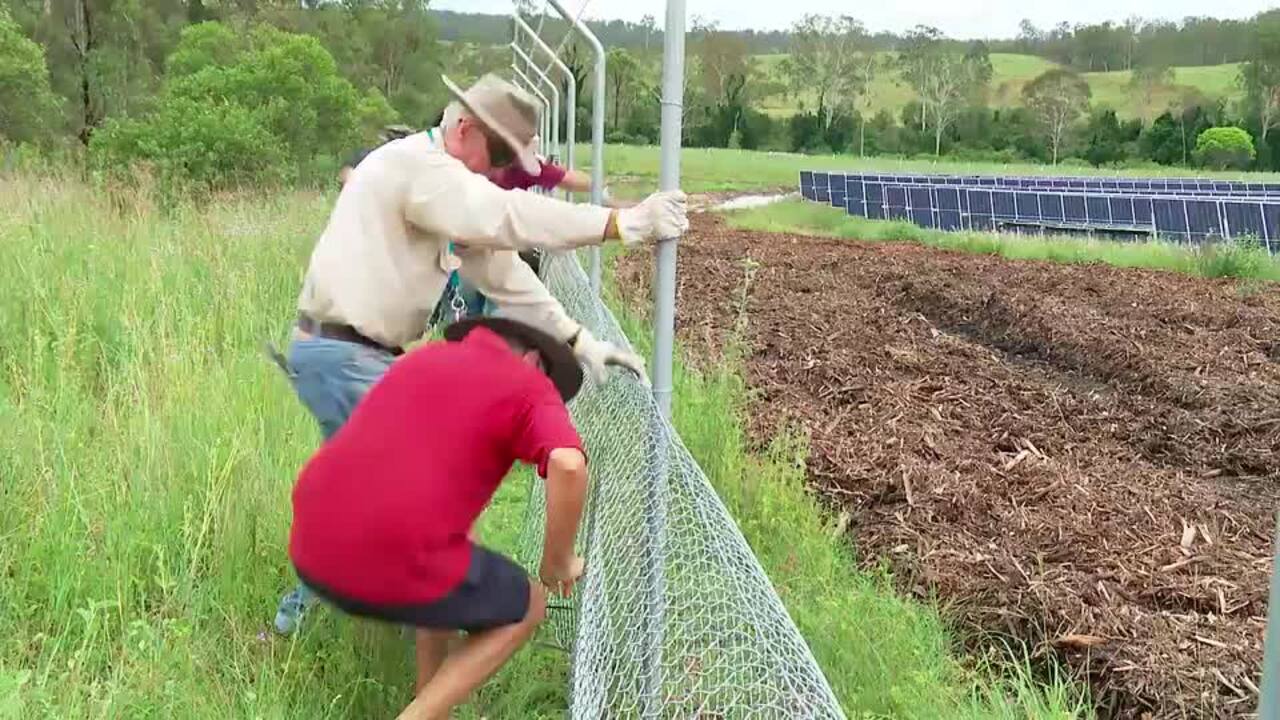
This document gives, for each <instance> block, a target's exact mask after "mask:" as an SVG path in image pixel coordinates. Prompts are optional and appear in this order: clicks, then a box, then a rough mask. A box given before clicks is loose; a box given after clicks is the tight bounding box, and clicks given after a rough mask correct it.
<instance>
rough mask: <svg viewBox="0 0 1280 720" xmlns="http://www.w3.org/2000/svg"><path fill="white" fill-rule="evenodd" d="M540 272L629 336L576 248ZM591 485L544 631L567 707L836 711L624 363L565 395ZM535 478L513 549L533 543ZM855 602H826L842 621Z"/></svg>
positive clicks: (712, 495)
mask: <svg viewBox="0 0 1280 720" xmlns="http://www.w3.org/2000/svg"><path fill="white" fill-rule="evenodd" d="M543 263H544V268H545V269H544V271H543V274H544V279H545V282H546V284H547V287H548V288H550V290H551V291H552V293H554V294H555V296H556V297H557V298H558V299H559V300H560V302H561V303H562V304H563V305H564V307H565V309H566V310H567V311H568V313H569V315H570V316H572V317H574V318H576V319H578V320H579V321H581V322H583V323H584V324H586V325H587V326H588V327H589V328H590V329H591V331H592V332H593V333H594V334H595V335H596V337H598V338H600V339H602V340H608V341H610V342H613V343H615V344H617V345H619V346H621V347H626V348H630V347H631V345H630V343H629V342H628V340H627V338H626V336H625V335H624V334H623V333H622V330H621V328H620V327H619V325H618V323H617V321H616V320H615V319H614V317H613V315H612V314H611V313H610V312H609V310H608V308H606V307H605V306H604V305H603V303H601V302H600V300H599V299H598V298H596V297H595V296H594V295H593V294H592V292H591V290H590V287H589V284H588V280H587V276H586V273H585V272H584V271H583V269H582V266H581V265H579V263H578V261H577V259H576V258H575V257H574V256H573V255H572V254H564V255H556V256H547V257H546V258H544V261H543ZM570 409H571V412H572V414H573V419H574V421H575V423H576V424H577V427H578V430H579V432H580V433H581V435H582V438H583V442H584V443H585V445H586V451H587V456H588V458H589V459H590V460H589V462H590V467H591V494H590V498H589V501H588V505H587V510H586V517H585V518H584V522H583V527H582V531H581V532H580V533H579V539H578V543H579V552H580V553H581V554H582V555H583V557H584V558H585V559H586V563H587V573H586V576H585V578H583V580H582V582H581V583H580V585H579V587H578V589H577V590H576V591H575V594H574V597H573V598H572V600H571V601H570V602H569V603H567V604H566V605H565V606H562V607H553V609H552V610H551V612H550V613H549V616H548V623H547V625H546V626H545V627H544V629H543V630H542V638H541V639H542V641H543V642H552V643H555V644H558V645H560V646H561V647H564V648H566V649H571V651H572V671H571V681H570V682H571V688H570V709H571V712H570V716H571V717H572V718H575V719H581V720H588V719H589V720H612V719H614V718H618V719H622V718H645V719H648V718H682V719H684V718H701V719H709V718H715V719H718V720H719V719H724V720H731V719H736V718H814V719H826V718H832V719H836V718H840V719H842V718H844V714H843V713H842V711H841V709H840V705H839V703H838V702H837V701H836V699H835V696H834V695H833V694H832V692H831V688H830V686H829V685H828V684H827V681H826V678H824V677H823V675H822V672H821V670H819V668H818V665H817V663H816V662H815V660H814V658H813V654H812V653H811V652H810V650H809V648H808V646H807V645H806V644H805V642H804V640H803V639H802V638H801V636H800V632H799V631H798V630H797V629H796V627H795V625H794V623H792V621H791V618H790V616H789V615H788V614H787V611H786V609H785V608H784V607H783V605H782V602H781V600H779V598H778V596H777V594H776V593H775V592H774V590H773V586H772V585H771V583H770V582H769V579H768V577H767V576H766V575H765V573H764V570H763V569H762V568H761V567H760V564H759V562H758V561H757V560H756V558H755V555H754V554H752V552H751V549H750V547H749V546H748V545H747V542H746V540H745V538H743V536H742V534H741V532H740V531H739V530H738V527H737V525H735V524H734V522H733V519H732V518H731V517H730V515H729V513H728V510H727V509H726V508H725V507H724V505H723V504H722V503H721V502H720V499H719V497H718V496H717V495H716V492H715V490H714V489H713V487H712V486H711V483H710V482H709V481H708V480H707V478H706V476H705V475H704V474H703V473H702V470H701V469H700V468H699V467H698V465H697V463H696V462H694V460H693V458H692V456H690V454H689V451H688V450H687V449H686V448H685V447H684V444H683V443H682V442H681V441H680V438H679V436H678V435H677V434H676V433H675V432H674V430H672V428H671V426H670V425H669V424H668V422H667V421H666V420H665V419H664V418H663V417H662V416H661V414H660V413H659V411H658V406H657V404H656V403H655V402H654V400H653V397H652V395H651V393H650V391H649V390H648V389H647V388H645V387H644V386H642V385H641V384H639V383H638V382H636V381H635V380H634V379H631V378H629V377H614V379H613V380H612V381H611V382H610V383H608V384H607V385H604V386H597V385H594V384H593V383H591V381H590V379H588V380H587V383H586V384H585V385H584V386H583V389H582V391H581V393H580V394H579V395H578V397H577V398H576V399H575V400H574V401H573V403H572V405H571V407H570ZM545 502H546V499H545V496H544V495H543V488H542V484H541V483H540V482H534V483H531V490H530V498H529V504H528V506H527V510H526V515H525V518H524V527H523V529H522V533H521V542H520V557H521V559H522V560H523V561H524V562H525V563H526V564H528V565H530V566H535V565H536V563H537V562H538V560H539V557H540V555H541V551H542V535H543V523H544V514H543V513H544V510H543V508H544V507H545ZM851 620H854V619H852V618H838V619H837V618H833V621H841V622H845V621H851Z"/></svg>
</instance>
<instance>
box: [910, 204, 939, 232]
mask: <svg viewBox="0 0 1280 720" xmlns="http://www.w3.org/2000/svg"><path fill="white" fill-rule="evenodd" d="M910 214H911V222H913V223H915V224H916V225H919V226H920V227H922V228H929V229H931V230H932V229H933V228H935V227H937V222H936V221H935V219H934V217H933V211H932V210H929V209H925V208H919V209H917V208H914V207H913V208H912V209H911V213H910Z"/></svg>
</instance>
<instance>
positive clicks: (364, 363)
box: [275, 338, 395, 635]
mask: <svg viewBox="0 0 1280 720" xmlns="http://www.w3.org/2000/svg"><path fill="white" fill-rule="evenodd" d="M394 360H395V358H394V357H392V356H391V354H390V353H387V352H383V351H381V350H378V349H376V348H371V347H367V346H365V345H359V344H356V343H349V342H342V341H340V340H330V339H328V338H306V339H302V338H297V339H295V340H294V341H293V342H292V343H290V345H289V360H288V364H289V368H288V370H289V380H290V382H292V383H293V388H294V390H295V391H296V392H297V393H298V397H299V398H301V400H302V403H303V404H304V405H306V406H307V409H308V410H310V411H311V414H312V415H313V416H314V417H315V419H316V422H318V423H319V424H320V432H321V434H322V435H323V436H324V439H325V441H326V442H327V441H328V440H329V438H331V437H333V435H334V434H335V433H336V432H338V430H339V429H340V428H341V427H342V426H343V425H344V424H345V423H346V422H347V418H349V417H351V412H352V411H353V410H355V408H356V405H357V404H358V403H359V402H360V400H361V399H362V398H363V397H364V396H365V393H367V392H368V391H369V388H371V387H373V385H374V383H376V382H378V380H379V379H381V378H382V376H383V374H385V373H386V372H387V369H388V368H390V367H391V363H392V361H394ZM316 601H317V598H316V596H315V594H314V593H313V592H311V590H310V589H308V588H307V587H306V586H305V585H302V584H299V585H298V587H297V588H295V589H294V590H293V591H292V592H290V593H289V594H288V595H285V596H284V598H282V599H281V600H280V607H279V608H278V610H277V611H276V620H275V626H276V630H277V631H279V632H280V633H282V634H285V635H287V634H289V633H291V632H293V630H294V629H296V628H297V625H298V622H299V621H300V620H301V618H302V614H303V613H304V612H305V611H306V609H307V607H309V606H311V605H313V604H315V602H316Z"/></svg>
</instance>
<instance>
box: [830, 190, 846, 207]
mask: <svg viewBox="0 0 1280 720" xmlns="http://www.w3.org/2000/svg"><path fill="white" fill-rule="evenodd" d="M829 193H830V195H831V207H834V208H838V207H844V198H845V195H846V194H847V193H846V192H845V189H844V188H843V187H839V188H837V187H832V188H831V190H830V191H829Z"/></svg>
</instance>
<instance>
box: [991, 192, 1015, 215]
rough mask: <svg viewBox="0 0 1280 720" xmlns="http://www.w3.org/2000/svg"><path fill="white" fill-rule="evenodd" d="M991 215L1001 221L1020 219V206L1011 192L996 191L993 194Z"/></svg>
mask: <svg viewBox="0 0 1280 720" xmlns="http://www.w3.org/2000/svg"><path fill="white" fill-rule="evenodd" d="M991 214H992V216H994V217H996V218H999V219H1009V220H1013V219H1014V218H1016V217H1018V205H1017V201H1016V200H1015V199H1014V193H1013V191H1011V190H996V191H993V192H992V193H991Z"/></svg>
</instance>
